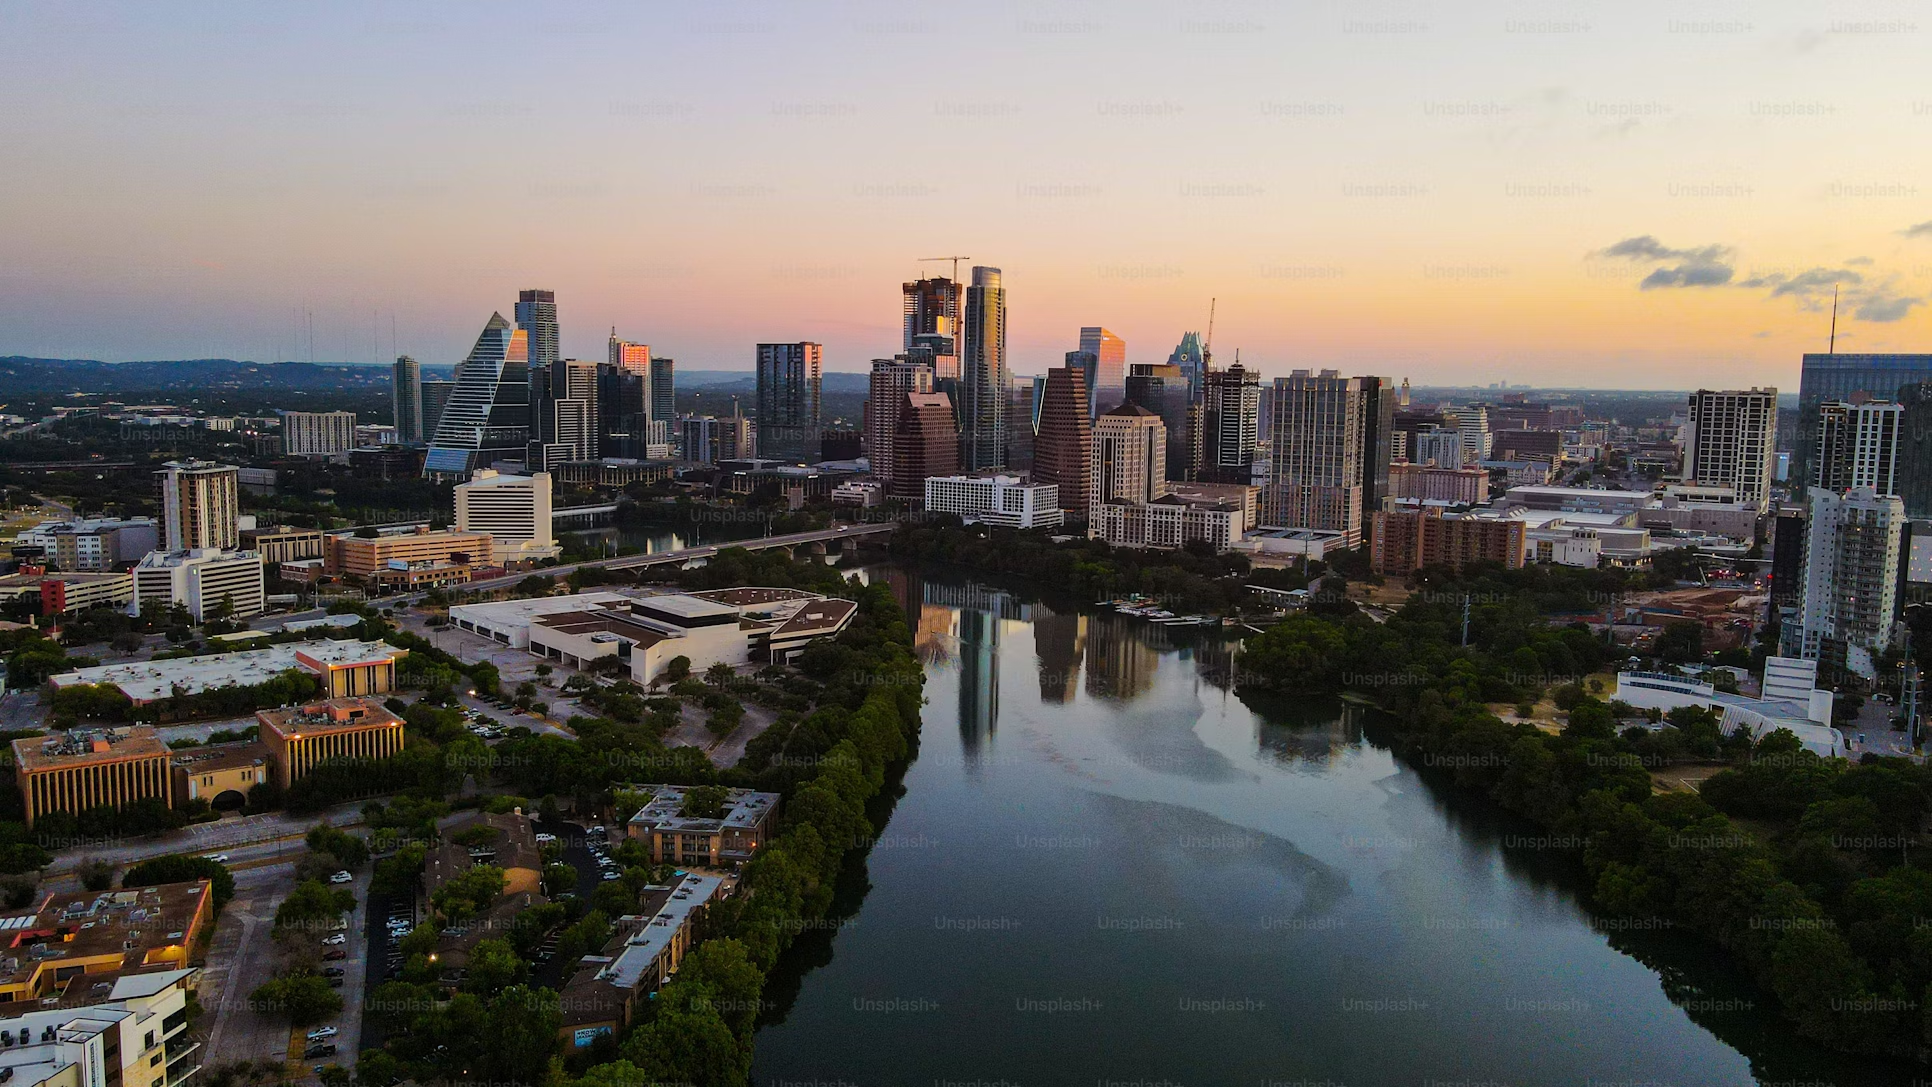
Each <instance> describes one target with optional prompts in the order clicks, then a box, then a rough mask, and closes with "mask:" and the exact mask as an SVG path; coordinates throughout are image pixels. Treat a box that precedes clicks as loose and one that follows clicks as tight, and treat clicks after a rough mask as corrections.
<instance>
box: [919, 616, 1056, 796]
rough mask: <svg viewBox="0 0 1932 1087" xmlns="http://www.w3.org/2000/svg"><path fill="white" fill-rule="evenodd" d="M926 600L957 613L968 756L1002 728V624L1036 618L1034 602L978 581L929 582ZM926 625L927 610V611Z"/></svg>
mask: <svg viewBox="0 0 1932 1087" xmlns="http://www.w3.org/2000/svg"><path fill="white" fill-rule="evenodd" d="M923 595H924V600H925V603H926V604H929V605H932V606H934V607H937V608H943V609H946V610H948V611H951V612H954V613H955V614H956V616H957V618H956V623H957V626H956V628H955V629H956V635H957V637H956V639H955V640H956V644H957V646H958V650H957V651H958V654H959V657H958V659H959V736H960V742H961V747H962V748H963V749H964V751H965V753H966V757H967V758H968V759H970V758H972V757H973V756H974V755H975V754H977V753H978V752H979V750H980V748H981V747H982V746H984V745H985V744H987V743H989V742H990V741H991V740H992V738H993V734H994V733H995V732H996V731H998V728H999V715H1000V708H999V707H1000V640H1001V639H1000V634H1001V631H1000V627H1001V624H1002V623H1005V622H1031V621H1032V619H1033V606H1032V605H1030V604H1026V603H1022V602H1021V601H1019V600H1018V599H1016V598H1015V597H1014V596H1013V594H1011V593H1009V592H1006V591H1004V590H1001V589H995V588H991V587H989V586H986V585H981V584H978V583H977V582H968V583H966V584H963V585H949V584H946V583H943V582H936V581H928V582H926V583H925V587H924V593H923ZM921 615H922V619H921V625H922V626H923V625H924V618H923V616H924V613H923V612H922V613H921Z"/></svg>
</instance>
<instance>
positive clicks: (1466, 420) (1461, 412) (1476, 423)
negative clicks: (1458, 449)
mask: <svg viewBox="0 0 1932 1087" xmlns="http://www.w3.org/2000/svg"><path fill="white" fill-rule="evenodd" d="M1442 418H1443V422H1445V423H1447V424H1448V425H1449V427H1450V428H1452V429H1453V430H1455V432H1456V435H1457V436H1458V437H1460V438H1461V439H1462V462H1463V463H1464V464H1468V465H1476V464H1481V463H1482V462H1483V461H1486V460H1488V459H1489V447H1490V434H1489V405H1487V404H1464V405H1462V406H1461V407H1458V408H1444V409H1442Z"/></svg>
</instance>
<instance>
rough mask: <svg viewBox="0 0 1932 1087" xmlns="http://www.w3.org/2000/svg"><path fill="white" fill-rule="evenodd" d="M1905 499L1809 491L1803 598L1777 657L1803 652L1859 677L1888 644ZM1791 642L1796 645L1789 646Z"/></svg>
mask: <svg viewBox="0 0 1932 1087" xmlns="http://www.w3.org/2000/svg"><path fill="white" fill-rule="evenodd" d="M1905 524H1906V521H1905V503H1904V502H1902V501H1900V500H1899V499H1897V498H1894V497H1890V496H1886V495H1880V494H1878V493H1876V492H1874V491H1871V490H1869V489H1862V488H1861V489H1858V490H1853V491H1848V492H1845V493H1844V494H1842V495H1841V494H1838V493H1836V492H1833V491H1828V490H1825V489H1824V488H1822V487H1813V488H1811V491H1810V515H1809V524H1808V526H1807V529H1806V533H1805V553H1804V573H1803V575H1802V580H1803V582H1804V599H1803V602H1802V603H1801V604H1800V605H1799V609H1798V613H1799V614H1798V619H1799V621H1798V625H1797V626H1798V629H1797V630H1796V632H1795V634H1796V637H1795V638H1793V636H1792V635H1793V633H1794V632H1792V631H1791V630H1789V628H1787V630H1786V634H1785V643H1784V650H1785V652H1784V655H1785V656H1796V657H1803V658H1804V659H1806V660H1815V661H1819V662H1821V663H1823V664H1824V665H1826V667H1827V669H1828V670H1831V671H1838V670H1845V671H1850V672H1854V673H1856V674H1858V675H1861V676H1864V677H1866V678H1868V679H1869V678H1873V677H1875V676H1876V675H1877V668H1876V665H1875V658H1876V657H1877V656H1878V654H1880V653H1882V652H1884V651H1885V649H1886V648H1887V647H1889V646H1890V645H1891V642H1892V624H1893V621H1894V620H1895V619H1896V618H1897V616H1898V588H1899V570H1898V564H1899V553H1900V548H1901V543H1902V541H1903V539H1904V533H1905ZM1794 643H1795V644H1794Z"/></svg>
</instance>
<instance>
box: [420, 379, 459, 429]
mask: <svg viewBox="0 0 1932 1087" xmlns="http://www.w3.org/2000/svg"><path fill="white" fill-rule="evenodd" d="M421 388H422V390H423V430H422V437H421V438H420V439H419V442H421V443H423V444H427V443H428V442H429V441H430V439H432V438H434V437H436V425H437V424H438V423H441V422H442V421H443V409H444V408H447V407H449V396H450V394H451V393H453V392H455V391H456V382H454V381H438V380H433V379H432V380H426V381H424V382H423V383H422V385H421Z"/></svg>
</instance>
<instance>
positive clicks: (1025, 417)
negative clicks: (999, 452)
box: [1006, 377, 1040, 472]
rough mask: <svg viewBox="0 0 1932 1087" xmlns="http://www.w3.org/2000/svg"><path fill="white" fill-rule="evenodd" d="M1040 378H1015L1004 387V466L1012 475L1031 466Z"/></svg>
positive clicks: (1037, 421)
mask: <svg viewBox="0 0 1932 1087" xmlns="http://www.w3.org/2000/svg"><path fill="white" fill-rule="evenodd" d="M1039 387H1040V379H1039V378H1034V377H1015V378H1013V379H1012V381H1011V382H1009V383H1008V384H1007V387H1006V466H1007V467H1008V468H1011V469H1013V470H1014V471H1016V472H1024V471H1029V470H1031V469H1032V467H1033V443H1034V439H1035V438H1036V437H1037V436H1038V427H1039V423H1040V420H1039V414H1040V413H1039V410H1038V401H1037V399H1036V397H1037V396H1038V390H1039Z"/></svg>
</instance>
